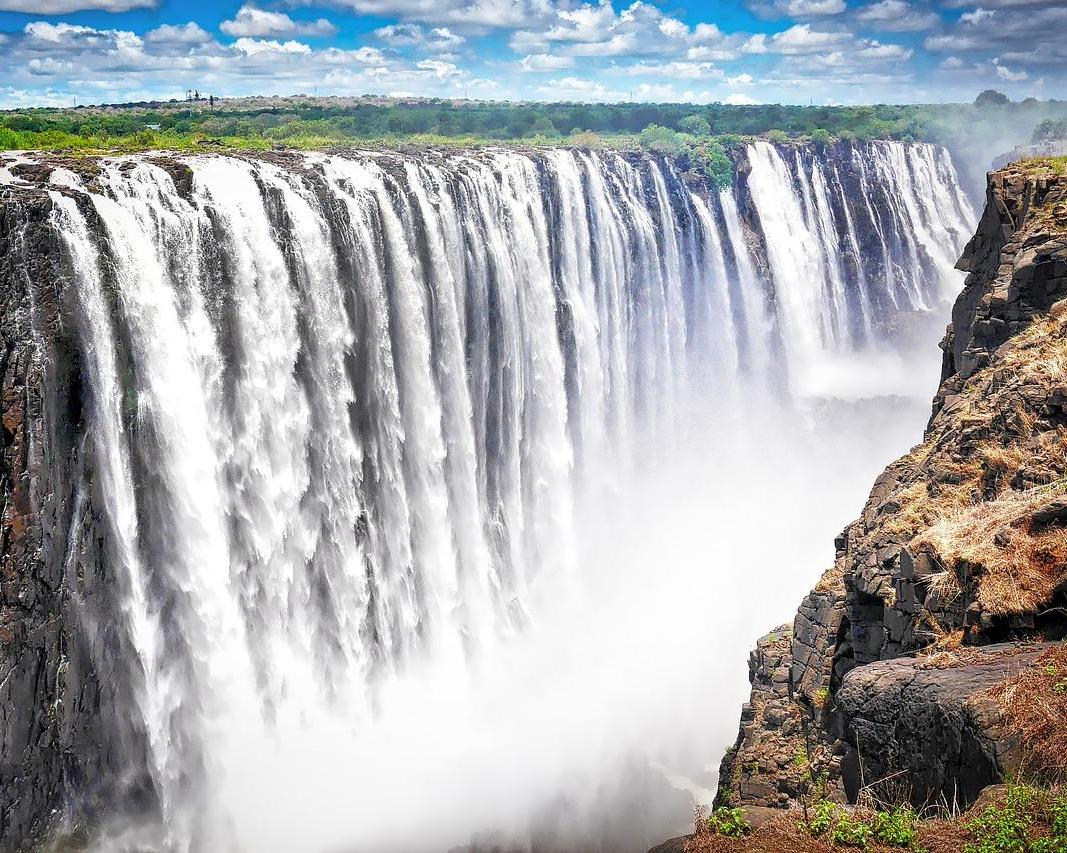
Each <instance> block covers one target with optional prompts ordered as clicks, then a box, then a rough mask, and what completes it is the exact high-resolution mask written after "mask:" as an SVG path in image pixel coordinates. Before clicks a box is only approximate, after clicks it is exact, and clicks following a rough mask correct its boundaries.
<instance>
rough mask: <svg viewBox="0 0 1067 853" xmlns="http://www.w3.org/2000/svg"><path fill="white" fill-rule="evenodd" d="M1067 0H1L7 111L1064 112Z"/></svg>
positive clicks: (1, 103)
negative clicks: (1052, 103) (368, 100)
mask: <svg viewBox="0 0 1067 853" xmlns="http://www.w3.org/2000/svg"><path fill="white" fill-rule="evenodd" d="M1065 34H1067V3H1065V2H1064V0H925V2H909V0H736V2H731V0H688V2H675V0H638V2H632V0H584V2H583V0H257V2H254V3H253V2H244V3H242V2H240V0H236V2H232V0H223V2H211V3H208V2H196V0H0V56H2V57H3V62H2V63H0V68H3V69H4V75H3V78H2V79H0V107H17V106H23V105H70V104H73V103H74V101H75V99H77V101H78V102H79V103H105V102H116V101H127V100H142V99H149V98H171V97H182V95H183V93H184V92H185V90H186V89H189V88H196V89H199V90H200V91H201V92H205V93H208V92H210V93H213V94H217V95H221V96H232V95H253V94H262V95H273V94H277V95H288V94H297V93H308V94H313V93H317V94H319V95H326V94H336V95H359V94H364V93H375V94H383V95H411V94H415V95H429V96H444V97H463V96H464V95H466V96H468V97H471V98H490V99H500V98H512V99H524V100H579V101H619V100H631V99H633V100H644V101H678V100H684V101H693V102H701V103H703V102H710V101H724V102H729V103H775V102H778V103H809V102H814V103H818V104H828V103H863V102H867V103H870V102H900V103H904V102H913V101H943V100H971V99H973V98H974V96H975V95H976V94H977V93H978V92H979V91H980V90H982V89H983V88H988V87H994V88H997V89H1000V90H1001V91H1004V92H1005V93H1007V94H1009V95H1011V96H1012V97H1014V98H1022V97H1027V96H1031V95H1032V96H1035V97H1039V98H1048V97H1060V98H1067V85H1065V84H1067V37H1065Z"/></svg>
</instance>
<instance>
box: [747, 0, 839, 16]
mask: <svg viewBox="0 0 1067 853" xmlns="http://www.w3.org/2000/svg"><path fill="white" fill-rule="evenodd" d="M749 8H751V9H752V11H753V12H755V13H756V14H757V15H760V16H761V17H764V18H782V17H788V18H817V17H822V16H824V15H840V14H841V13H842V12H844V11H845V9H846V8H847V7H846V5H845V0H771V2H768V0H754V2H751V3H749Z"/></svg>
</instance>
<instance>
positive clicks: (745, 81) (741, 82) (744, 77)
mask: <svg viewBox="0 0 1067 853" xmlns="http://www.w3.org/2000/svg"><path fill="white" fill-rule="evenodd" d="M724 82H725V83H726V85H727V86H751V85H752V84H753V83H755V82H756V80H755V78H754V77H753V76H752V75H751V74H749V73H748V72H744V71H743V72H742V73H740V74H738V75H736V76H734V77H727V78H726V80H725V81H724ZM738 97H741V96H740V95H739V96H738Z"/></svg>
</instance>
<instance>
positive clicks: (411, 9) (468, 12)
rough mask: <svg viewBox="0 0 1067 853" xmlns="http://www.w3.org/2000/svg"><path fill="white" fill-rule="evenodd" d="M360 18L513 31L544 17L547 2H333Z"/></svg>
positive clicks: (471, 0)
mask: <svg viewBox="0 0 1067 853" xmlns="http://www.w3.org/2000/svg"><path fill="white" fill-rule="evenodd" d="M333 5H334V6H339V7H341V8H345V9H352V10H353V11H355V12H358V13H360V14H361V15H374V16H377V17H382V18H399V19H401V20H402V21H414V22H417V23H422V24H453V25H458V26H463V27H468V28H486V27H500V28H516V27H521V26H524V25H527V24H529V23H530V22H531V21H536V20H539V19H541V18H543V17H544V16H545V15H546V12H547V11H548V10H549V9H550V7H551V3H550V2H549V0H333Z"/></svg>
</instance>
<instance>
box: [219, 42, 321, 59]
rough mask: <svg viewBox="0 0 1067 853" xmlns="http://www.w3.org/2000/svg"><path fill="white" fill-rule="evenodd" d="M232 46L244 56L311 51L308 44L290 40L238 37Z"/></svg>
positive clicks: (307, 52) (306, 52)
mask: <svg viewBox="0 0 1067 853" xmlns="http://www.w3.org/2000/svg"><path fill="white" fill-rule="evenodd" d="M233 47H234V50H239V51H240V52H241V53H243V54H244V55H245V56H255V55H256V54H260V53H298V54H309V53H311V48H310V47H309V46H308V45H306V44H304V43H303V42H299V41H292V40H289V41H286V42H281V41H274V40H273V39H254V38H239V39H237V41H235V42H234V43H233Z"/></svg>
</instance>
